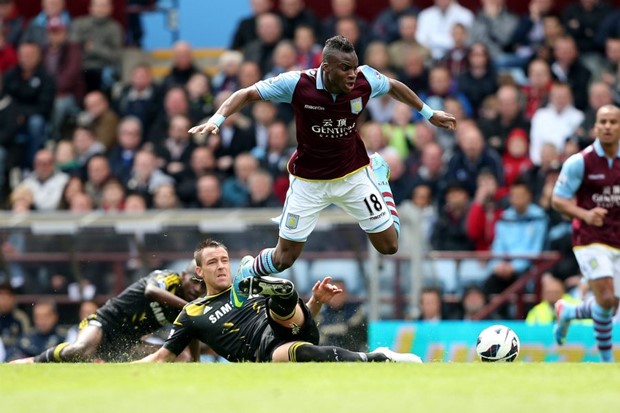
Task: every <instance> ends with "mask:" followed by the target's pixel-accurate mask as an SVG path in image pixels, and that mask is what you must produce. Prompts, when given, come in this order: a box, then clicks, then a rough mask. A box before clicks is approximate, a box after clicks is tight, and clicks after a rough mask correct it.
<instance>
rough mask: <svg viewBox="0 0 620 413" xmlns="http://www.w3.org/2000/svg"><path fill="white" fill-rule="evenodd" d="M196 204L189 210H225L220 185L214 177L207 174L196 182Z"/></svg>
mask: <svg viewBox="0 0 620 413" xmlns="http://www.w3.org/2000/svg"><path fill="white" fill-rule="evenodd" d="M196 198H197V200H196V202H195V203H193V204H190V205H189V207H190V208H201V209H215V208H227V207H228V206H229V205H227V204H226V203H225V202H224V199H223V198H222V184H221V183H220V180H219V179H218V177H217V176H216V175H213V174H207V175H203V176H201V177H199V178H198V179H197V180H196Z"/></svg>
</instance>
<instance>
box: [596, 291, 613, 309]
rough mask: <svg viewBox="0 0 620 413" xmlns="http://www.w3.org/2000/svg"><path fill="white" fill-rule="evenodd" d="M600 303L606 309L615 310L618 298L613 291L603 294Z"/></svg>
mask: <svg viewBox="0 0 620 413" xmlns="http://www.w3.org/2000/svg"><path fill="white" fill-rule="evenodd" d="M598 304H599V305H600V306H601V307H603V308H604V309H606V310H613V309H615V308H616V306H617V300H616V297H614V294H613V293H610V294H603V295H602V296H601V297H600V300H599V303H598Z"/></svg>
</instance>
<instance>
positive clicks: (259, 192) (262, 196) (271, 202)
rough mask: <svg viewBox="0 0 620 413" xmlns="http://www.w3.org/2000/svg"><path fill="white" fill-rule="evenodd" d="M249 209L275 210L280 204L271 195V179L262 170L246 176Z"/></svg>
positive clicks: (268, 174) (272, 194)
mask: <svg viewBox="0 0 620 413" xmlns="http://www.w3.org/2000/svg"><path fill="white" fill-rule="evenodd" d="M248 198H249V201H248V203H247V205H244V206H246V207H249V208H277V207H281V206H282V204H281V203H280V201H279V200H278V198H276V196H275V195H274V193H273V177H272V176H271V174H270V173H269V172H267V171H265V170H264V169H257V170H256V171H254V172H252V173H251V174H250V176H248Z"/></svg>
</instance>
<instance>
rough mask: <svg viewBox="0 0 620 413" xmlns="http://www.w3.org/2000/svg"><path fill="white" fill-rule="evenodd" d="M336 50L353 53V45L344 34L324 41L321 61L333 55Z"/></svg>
mask: <svg viewBox="0 0 620 413" xmlns="http://www.w3.org/2000/svg"><path fill="white" fill-rule="evenodd" d="M337 52H343V53H354V52H355V47H354V46H353V43H351V42H350V41H349V39H347V38H346V37H344V36H340V35H338V36H334V37H330V38H329V39H327V40H326V41H325V47H324V48H323V61H324V62H326V61H327V60H328V58H330V57H333V56H334V55H335V54H336V53H337Z"/></svg>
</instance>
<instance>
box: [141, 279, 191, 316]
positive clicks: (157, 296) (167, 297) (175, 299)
mask: <svg viewBox="0 0 620 413" xmlns="http://www.w3.org/2000/svg"><path fill="white" fill-rule="evenodd" d="M144 296H145V297H146V299H147V300H149V301H156V302H158V303H159V304H161V305H165V306H167V307H172V308H177V309H179V310H182V309H183V307H185V304H187V301H185V300H184V299H182V298H181V297H179V296H176V295H174V294H172V293H171V292H169V291H166V290H164V289H163V288H160V287H159V286H157V285H154V284H150V283H149V284H147V285H146V288H145V289H144Z"/></svg>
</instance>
